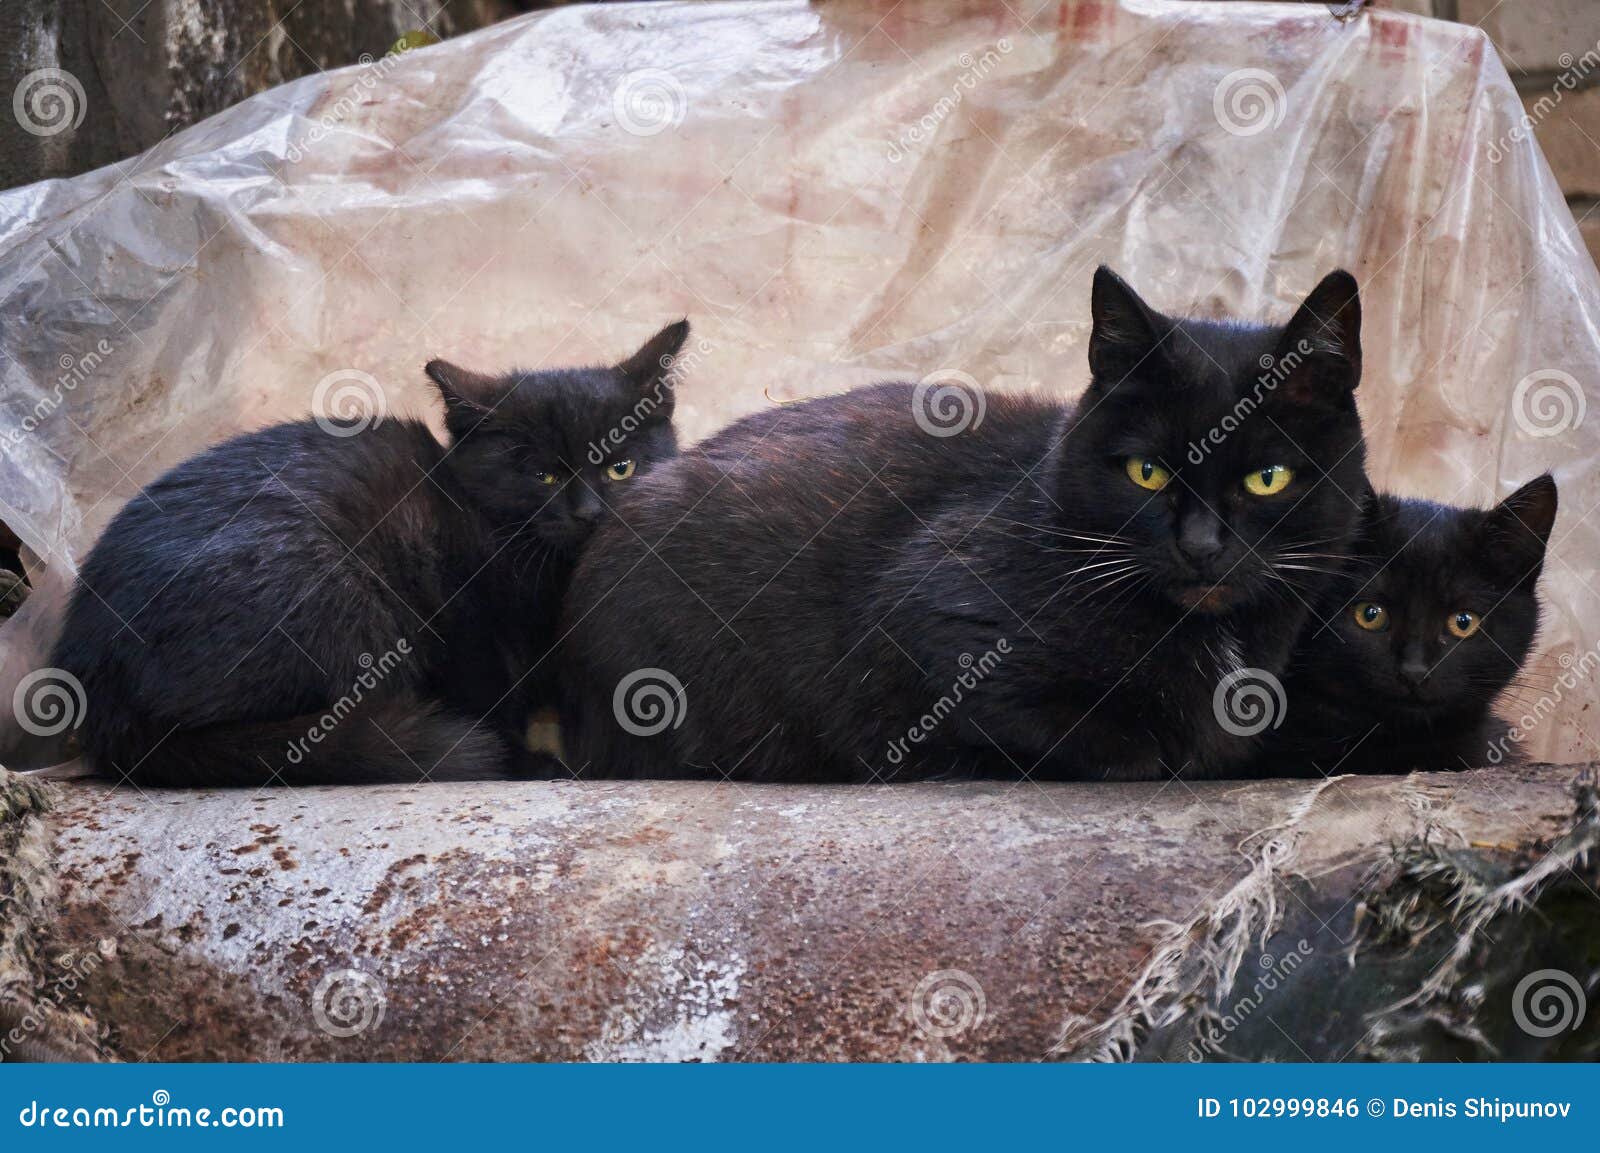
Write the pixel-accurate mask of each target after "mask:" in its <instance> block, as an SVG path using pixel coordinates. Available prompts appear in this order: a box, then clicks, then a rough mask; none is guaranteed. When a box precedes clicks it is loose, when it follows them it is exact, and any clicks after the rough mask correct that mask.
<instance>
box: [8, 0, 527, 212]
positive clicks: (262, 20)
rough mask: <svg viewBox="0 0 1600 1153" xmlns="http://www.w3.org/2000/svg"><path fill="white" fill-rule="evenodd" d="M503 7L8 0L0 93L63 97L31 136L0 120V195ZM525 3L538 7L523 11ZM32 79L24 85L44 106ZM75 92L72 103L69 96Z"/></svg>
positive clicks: (343, 0) (490, 2)
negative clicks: (65, 77)
mask: <svg viewBox="0 0 1600 1153" xmlns="http://www.w3.org/2000/svg"><path fill="white" fill-rule="evenodd" d="M528 6H530V5H519V4H516V3H513V2H511V0H454V2H453V3H446V2H444V0H255V2H252V3H248V4H240V3H233V2H230V0H7V2H6V3H5V4H0V96H4V97H5V98H6V99H8V100H9V99H11V98H12V97H13V95H14V94H15V93H16V91H17V90H18V88H19V86H21V85H23V82H24V80H25V78H26V77H28V76H30V75H31V74H33V73H35V72H36V71H37V70H39V69H46V68H54V69H62V70H64V71H66V72H67V73H69V74H70V75H71V77H72V82H73V84H75V85H76V86H77V90H76V91H74V90H73V88H72V85H69V84H62V83H56V84H55V85H54V90H55V92H56V93H58V94H60V96H61V97H62V99H63V100H64V101H65V102H66V103H65V104H64V105H61V106H58V108H59V109H60V110H58V111H51V110H50V108H49V107H47V106H39V108H38V112H37V115H38V116H39V118H40V119H39V120H38V121H37V124H36V126H38V127H42V128H45V129H48V128H52V127H54V126H55V125H57V124H61V123H63V120H62V119H61V117H62V116H65V117H66V118H67V119H68V120H76V119H77V117H78V116H79V114H80V113H81V116H82V119H81V122H79V123H77V126H76V127H68V128H64V129H63V130H61V131H58V132H50V133H48V134H39V133H37V132H30V131H28V130H27V128H26V127H25V125H24V124H23V123H22V121H21V119H20V118H18V117H16V116H13V115H11V114H10V112H9V110H8V112H7V114H5V115H0V188H9V187H12V186H15V185H19V184H28V183H31V182H33V181H35V180H44V179H49V178H52V177H62V176H71V175H74V174H75V173H78V172H84V171H87V170H88V169H91V168H98V167H100V166H101V165H103V164H110V163H113V162H114V161H118V160H122V159H124V158H126V157H130V156H133V155H135V154H136V153H139V152H143V151H144V150H145V149H147V148H151V147H153V146H154V145H156V144H158V143H160V141H161V140H163V139H164V138H166V137H167V136H168V135H170V134H171V133H173V132H175V131H177V130H178V129H180V128H186V127H188V126H189V125H191V124H195V123H198V122H199V121H201V120H203V119H205V118H206V117H207V116H210V115H211V114H212V113H215V112H220V111H221V110H222V109H224V108H226V107H228V106H229V105H230V104H234V103H237V102H238V101H239V100H242V99H243V98H244V97H246V96H250V95H253V94H254V93H257V92H261V91H264V90H265V89H268V88H271V87H272V86H273V85H275V84H281V83H283V82H284V81H286V80H293V79H295V78H296V77H300V76H305V75H308V74H309V73H312V72H317V71H320V70H322V69H326V68H336V67H339V66H340V65H344V64H353V63H355V61H356V60H357V59H358V58H359V57H361V56H362V55H363V54H370V55H372V56H380V55H382V54H383V52H384V51H385V50H386V49H387V48H388V47H389V46H390V45H391V44H392V43H393V42H394V41H395V40H396V39H397V38H399V37H400V36H401V35H403V34H405V33H406V32H410V31H412V30H415V29H417V28H423V27H425V28H427V29H429V30H430V31H432V32H433V33H434V34H436V35H438V36H440V37H446V36H452V35H456V34H458V33H461V32H466V31H470V30H472V29H474V28H481V27H483V26H484V25H486V24H489V23H493V22H494V21H496V20H499V19H503V18H504V17H506V16H509V15H512V14H513V13H514V12H515V11H517V10H518V9H520V8H523V7H528ZM532 6H534V7H537V6H540V5H532ZM41 83H48V82H46V81H42V80H40V81H35V82H34V83H33V84H31V85H28V86H27V87H26V88H24V93H29V92H32V93H34V94H35V95H36V96H37V97H38V98H41V99H43V98H44V94H43V92H40V91H38V86H39V85H40V84H41ZM80 93H81V95H80Z"/></svg>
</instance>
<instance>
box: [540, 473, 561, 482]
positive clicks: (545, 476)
mask: <svg viewBox="0 0 1600 1153" xmlns="http://www.w3.org/2000/svg"><path fill="white" fill-rule="evenodd" d="M534 475H535V476H537V477H538V478H539V483H540V484H555V482H556V481H557V480H558V479H560V478H559V477H557V476H556V474H555V473H553V472H540V473H535V474H534Z"/></svg>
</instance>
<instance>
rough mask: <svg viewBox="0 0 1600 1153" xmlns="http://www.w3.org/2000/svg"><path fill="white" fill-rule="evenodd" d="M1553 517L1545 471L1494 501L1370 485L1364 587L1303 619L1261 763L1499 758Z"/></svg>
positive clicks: (1297, 766)
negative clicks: (1503, 710) (1280, 710)
mask: <svg viewBox="0 0 1600 1153" xmlns="http://www.w3.org/2000/svg"><path fill="white" fill-rule="evenodd" d="M1555 518H1556V482H1555V480H1554V479H1553V478H1552V477H1550V476H1549V475H1548V474H1546V475H1544V476H1541V477H1539V478H1538V479H1536V480H1532V481H1529V482H1528V483H1527V484H1525V485H1523V486H1522V487H1521V488H1519V489H1518V490H1517V491H1516V492H1514V493H1512V494H1511V495H1510V496H1508V497H1506V499H1505V500H1504V501H1503V502H1502V503H1501V504H1499V505H1498V506H1496V507H1495V508H1493V509H1490V510H1488V511H1487V512H1484V511H1480V510H1477V509H1466V508H1450V507H1448V506H1445V505H1438V504H1432V503H1430V502H1428V501H1421V500H1401V499H1400V498H1398V497H1393V496H1377V497H1375V498H1374V499H1373V501H1372V504H1371V507H1370V509H1369V511H1368V513H1367V516H1366V518H1365V523H1364V528H1363V531H1362V533H1361V537H1360V540H1359V543H1358V544H1357V545H1355V546H1354V548H1355V551H1356V552H1358V553H1359V554H1360V555H1361V556H1362V557H1363V558H1364V559H1365V563H1363V564H1362V565H1361V566H1360V567H1359V568H1357V570H1356V572H1357V574H1358V576H1357V585H1358V587H1357V589H1356V591H1355V593H1354V594H1353V595H1351V596H1349V597H1348V599H1346V598H1345V597H1344V596H1341V597H1340V598H1338V606H1339V607H1338V608H1337V610H1336V611H1335V612H1333V613H1332V614H1331V615H1330V617H1329V619H1328V620H1327V621H1325V622H1324V623H1323V624H1321V625H1320V626H1319V624H1318V623H1316V622H1313V623H1311V624H1310V625H1308V626H1307V628H1306V632H1305V635H1304V637H1303V638H1302V640H1301V643H1300V645H1299V646H1298V648H1297V650H1296V652H1295V656H1294V659H1293V661H1292V662H1291V673H1290V676H1289V678H1288V680H1287V681H1286V683H1285V686H1284V688H1285V693H1286V698H1287V699H1286V704H1287V707H1286V709H1285V712H1284V716H1283V718H1282V723H1281V725H1280V727H1278V728H1277V729H1275V730H1273V731H1272V732H1271V733H1270V734H1269V735H1268V737H1267V738H1266V740H1265V741H1264V743H1263V748H1262V752H1261V756H1260V759H1259V761H1258V765H1259V768H1260V771H1261V773H1262V774H1263V775H1273V776H1281V775H1287V774H1303V775H1313V774H1318V775H1320V774H1329V775H1332V774H1336V773H1402V772H1408V771H1410V770H1412V769H1461V768H1476V767H1478V766H1481V765H1486V764H1495V763H1498V762H1500V761H1502V760H1504V759H1505V756H1506V752H1507V749H1506V748H1505V744H1506V742H1504V741H1502V740H1501V737H1502V735H1503V734H1504V732H1505V726H1504V724H1503V723H1502V722H1500V721H1499V720H1498V719H1497V718H1496V717H1495V716H1494V715H1493V712H1492V709H1493V707H1494V703H1495V699H1496V698H1497V697H1498V696H1499V695H1500V694H1501V693H1502V692H1503V691H1504V690H1505V688H1506V686H1507V685H1509V684H1510V683H1511V682H1512V681H1513V680H1514V679H1515V678H1516V676H1517V673H1518V671H1519V670H1520V669H1521V667H1522V662H1523V660H1525V659H1526V657H1527V655H1528V651H1529V649H1530V648H1531V647H1532V646H1533V638H1534V634H1535V633H1536V632H1538V629H1539V598H1538V593H1537V590H1536V586H1537V584H1538V581H1539V572H1540V570H1541V568H1542V566H1543V564H1544V552H1545V544H1546V542H1547V541H1548V540H1549V539H1550V529H1551V526H1552V525H1553V524H1554V523H1555ZM1341 591H1342V592H1347V591H1348V590H1341Z"/></svg>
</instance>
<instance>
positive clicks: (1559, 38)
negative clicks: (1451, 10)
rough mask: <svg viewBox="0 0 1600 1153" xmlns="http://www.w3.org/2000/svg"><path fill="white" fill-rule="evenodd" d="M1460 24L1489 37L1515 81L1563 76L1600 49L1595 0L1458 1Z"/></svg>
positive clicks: (1599, 15)
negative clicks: (1554, 74)
mask: <svg viewBox="0 0 1600 1153" xmlns="http://www.w3.org/2000/svg"><path fill="white" fill-rule="evenodd" d="M1456 18H1457V19H1459V20H1460V21H1461V22H1462V23H1464V24H1476V25H1478V26H1479V27H1481V28H1482V29H1483V30H1484V31H1485V32H1487V33H1488V34H1489V37H1490V39H1492V40H1493V41H1494V46H1495V47H1496V48H1498V49H1499V50H1500V55H1501V57H1502V58H1504V60H1505V62H1506V67H1507V68H1508V69H1509V70H1510V71H1511V76H1512V78H1513V79H1515V78H1516V77H1517V76H1518V74H1519V73H1523V72H1556V71H1559V70H1561V69H1563V68H1566V67H1569V66H1570V65H1571V62H1572V58H1575V57H1578V56H1582V55H1583V54H1584V53H1585V52H1587V51H1589V50H1590V49H1592V48H1595V47H1596V46H1597V45H1600V5H1597V4H1595V3H1594V2H1593V0H1458V3H1457V5H1456Z"/></svg>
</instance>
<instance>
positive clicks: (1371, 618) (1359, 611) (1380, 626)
mask: <svg viewBox="0 0 1600 1153" xmlns="http://www.w3.org/2000/svg"><path fill="white" fill-rule="evenodd" d="M1354 616H1355V618H1356V624H1358V625H1360V626H1361V627H1362V628H1364V629H1366V630H1367V631H1368V632H1369V633H1381V632H1384V631H1386V630H1387V629H1388V627H1389V610H1388V609H1386V608H1384V607H1383V606H1382V605H1380V604H1379V603H1378V602H1377V601H1362V602H1361V603H1360V604H1358V605H1357V606H1356V611H1355V613H1354Z"/></svg>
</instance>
